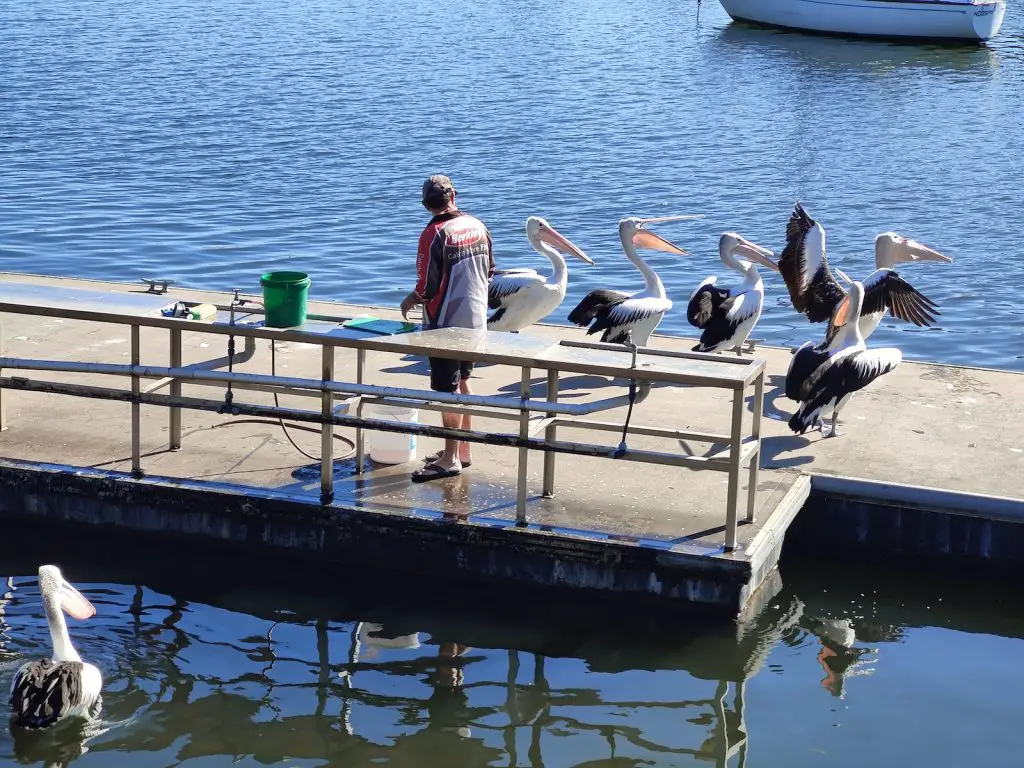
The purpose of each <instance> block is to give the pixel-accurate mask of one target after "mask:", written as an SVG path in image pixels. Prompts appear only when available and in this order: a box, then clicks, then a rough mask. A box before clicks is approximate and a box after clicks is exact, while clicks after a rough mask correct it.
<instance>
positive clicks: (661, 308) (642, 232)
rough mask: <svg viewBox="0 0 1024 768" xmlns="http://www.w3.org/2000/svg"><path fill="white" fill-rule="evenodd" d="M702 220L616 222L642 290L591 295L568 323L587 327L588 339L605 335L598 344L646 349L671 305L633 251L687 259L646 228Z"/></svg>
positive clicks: (658, 281) (686, 253) (634, 219)
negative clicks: (649, 250)
mask: <svg viewBox="0 0 1024 768" xmlns="http://www.w3.org/2000/svg"><path fill="white" fill-rule="evenodd" d="M701 218H704V214H702V213H700V214H694V215H685V216H660V217H657V218H648V219H641V218H637V217H631V218H628V219H622V220H621V221H620V222H619V239H620V240H621V241H622V249H623V250H624V251H625V252H626V256H627V257H629V260H630V261H631V262H633V264H634V266H636V268H637V269H638V270H640V274H641V275H643V276H644V289H643V290H642V291H640V292H638V293H634V294H629V293H623V292H622V291H613V290H609V289H607V288H598V289H597V290H594V291H591V292H590V293H588V294H587V295H586V296H584V297H583V300H582V301H581V302H580V303H579V304H577V305H576V307H575V308H574V309H573V311H572V312H570V313H569V322H571V323H575V324H576V325H580V326H584V325H587V324H588V323H589V324H590V328H588V329H587V335H588V336H589V335H591V334H592V333H597V332H598V331H604V333H603V334H602V335H601V341H607V342H612V343H622V342H627V341H631V343H632V344H634V345H636V346H638V347H642V346H644V345H646V344H647V340H648V339H649V338H650V336H651V334H652V333H653V332H654V329H655V328H657V327H658V324H659V323H660V322H661V318H663V317H664V316H665V313H666V312H668V311H669V310H670V309H671V308H672V302H671V301H670V300H669V298H668V295H667V294H666V293H665V286H664V285H662V284H661V278H659V277H658V273H657V272H655V271H654V270H653V269H651V267H650V265H648V264H647V262H645V261H644V260H643V259H641V258H640V254H638V253H637V252H636V249H637V248H654V249H657V250H659V251H666V252H667V253H676V254H680V255H683V256H689V255H690V252H689V251H684V250H683V249H682V248H679V247H678V246H676V245H673V244H672V243H670V242H668V240H665V239H663V238H662V237H660V236H659V235H656V234H654V233H653V232H650V231H648V230H647V229H645V227H646V226H647V225H649V224H657V223H661V222H666V221H682V220H683V219H701Z"/></svg>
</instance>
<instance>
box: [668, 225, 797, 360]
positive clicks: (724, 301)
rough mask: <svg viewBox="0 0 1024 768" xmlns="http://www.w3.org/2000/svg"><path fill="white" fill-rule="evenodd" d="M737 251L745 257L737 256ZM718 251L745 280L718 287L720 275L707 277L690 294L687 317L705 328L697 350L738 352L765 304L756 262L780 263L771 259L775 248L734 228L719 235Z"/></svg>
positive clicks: (691, 323)
mask: <svg viewBox="0 0 1024 768" xmlns="http://www.w3.org/2000/svg"><path fill="white" fill-rule="evenodd" d="M737 254H738V255H740V256H742V257H743V258H737ZM718 255H719V258H721V259H722V262H723V263H724V264H725V266H727V267H729V268H730V269H734V270H736V271H737V272H739V273H740V274H741V275H743V280H741V281H740V282H739V284H737V285H733V286H730V287H728V288H719V287H718V286H716V285H715V283H716V282H717V281H718V277H717V276H715V275H712V276H711V277H708V278H706V279H705V280H704V282H703V283H701V284H700V285H699V286H697V288H696V289H695V290H694V292H693V293H692V294H691V295H690V302H689V304H688V305H687V307H686V319H687V320H689V321H690V325H692V326H693V327H695V328H700V329H702V330H703V333H702V334H701V335H700V342H699V343H698V344H697V345H696V346H695V347H694V348H693V351H694V352H718V351H719V350H726V349H734V350H735V351H736V354H737V355H739V354H740V352H741V350H742V348H743V344H744V343H745V342H746V340H747V337H749V336H750V332H751V331H752V330H754V326H755V325H757V321H758V320H759V319H760V317H761V310H762V308H763V307H764V282H763V281H762V280H761V274H760V273H759V272H758V271H757V266H756V265H755V262H756V264H762V265H763V266H766V267H768V268H769V269H774V270H775V271H778V269H779V267H778V265H776V263H775V262H774V261H772V260H771V257H772V256H774V255H775V254H774V252H772V251H770V250H768V249H767V248H762V247H761V246H760V245H755V244H754V243H752V242H750V241H749V240H747V239H746V238H744V237H742V236H741V235H738V234H736V233H735V232H725V233H724V234H723V235H722V236H721V237H720V238H719V240H718Z"/></svg>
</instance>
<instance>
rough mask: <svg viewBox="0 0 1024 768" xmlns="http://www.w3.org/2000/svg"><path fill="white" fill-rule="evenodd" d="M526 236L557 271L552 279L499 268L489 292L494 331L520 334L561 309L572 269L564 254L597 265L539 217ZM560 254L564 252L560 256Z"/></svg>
mask: <svg viewBox="0 0 1024 768" xmlns="http://www.w3.org/2000/svg"><path fill="white" fill-rule="evenodd" d="M526 237H527V239H528V240H529V241H530V245H532V246H533V249H534V250H535V251H537V253H539V254H541V255H543V256H547V257H548V259H549V260H550V261H551V265H552V267H554V269H553V270H552V272H551V275H550V277H544V276H543V275H539V274H537V270H535V269H527V268H512V269H496V270H494V276H493V277H492V278H491V283H490V287H489V288H488V291H487V306H488V307H490V308H491V309H494V310H497V311H496V312H495V313H494V314H493V315H491V316H490V317H489V318H487V329H488V330H490V331H512V332H517V331H519V330H520V329H522V328H526V327H527V326H529V325H532V324H533V323H536V322H537V321H538V320H542V319H543V318H545V317H547V316H548V315H549V314H551V313H552V312H554V311H555V310H556V309H558V305H559V304H561V303H562V299H564V298H565V289H566V286H567V285H568V283H569V269H568V267H567V266H566V264H565V259H564V258H562V253H569V254H572V255H573V256H575V257H576V258H577V259H579V260H580V261H583V262H586V263H587V264H590V265H591V266H593V264H594V262H593V260H592V259H591V258H590V257H589V256H587V254H585V253H584V252H583V251H581V250H580V249H579V248H577V247H576V245H575V244H573V243H572V242H570V241H569V240H567V239H566V238H565V237H563V236H562V235H561V234H560V233H559V232H558V231H556V230H555V228H554V227H552V226H551V225H550V224H548V223H547V222H546V221H545V220H544V219H542V218H540V217H539V216H531V217H530V218H528V219H527V220H526ZM560 251H561V252H562V253H560Z"/></svg>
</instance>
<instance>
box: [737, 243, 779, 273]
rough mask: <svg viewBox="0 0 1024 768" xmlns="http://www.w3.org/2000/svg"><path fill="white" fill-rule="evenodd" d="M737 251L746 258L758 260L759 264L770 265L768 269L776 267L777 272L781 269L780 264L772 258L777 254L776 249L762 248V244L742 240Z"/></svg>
mask: <svg viewBox="0 0 1024 768" xmlns="http://www.w3.org/2000/svg"><path fill="white" fill-rule="evenodd" d="M736 251H737V252H738V253H739V254H740V255H742V256H743V257H744V258H747V259H750V260H751V261H756V262H757V263H758V264H762V265H764V266H766V267H768V269H774V270H775V271H776V272H778V271H779V265H778V264H776V263H775V262H774V261H772V259H771V257H772V256H774V255H775V252H774V251H770V250H768V249H767V248H762V247H761V246H760V245H757V244H756V243H752V242H750V241H749V240H740V242H739V243H738V244H737V246H736Z"/></svg>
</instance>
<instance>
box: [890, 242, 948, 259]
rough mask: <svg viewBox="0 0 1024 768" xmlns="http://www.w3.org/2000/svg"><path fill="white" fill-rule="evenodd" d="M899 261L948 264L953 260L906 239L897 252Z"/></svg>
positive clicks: (922, 244)
mask: <svg viewBox="0 0 1024 768" xmlns="http://www.w3.org/2000/svg"><path fill="white" fill-rule="evenodd" d="M898 260H899V261H942V262H945V263H946V264H950V263H951V262H952V261H953V260H952V259H951V258H949V256H945V255H944V254H941V253H939V252H938V251H936V250H935V249H934V248H929V247H928V246H927V245H925V244H924V243H919V242H917V240H910V239H908V240H907V241H906V242H904V243H903V247H902V248H901V249H900V251H899V256H898Z"/></svg>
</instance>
